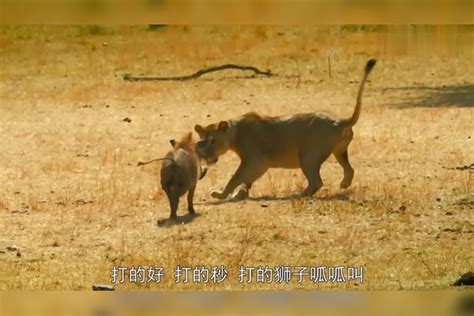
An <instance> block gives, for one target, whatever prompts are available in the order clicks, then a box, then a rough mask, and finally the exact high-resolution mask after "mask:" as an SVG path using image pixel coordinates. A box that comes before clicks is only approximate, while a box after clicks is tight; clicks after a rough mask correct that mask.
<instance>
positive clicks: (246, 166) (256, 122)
mask: <svg viewBox="0 0 474 316" xmlns="http://www.w3.org/2000/svg"><path fill="white" fill-rule="evenodd" d="M375 63H376V60H375V59H370V60H369V61H368V62H367V64H366V66H365V70H364V75H363V78H362V81H361V83H360V87H359V92H358V94H357V102H356V105H355V109H354V113H353V114H352V116H351V117H350V118H347V119H336V118H333V117H330V116H329V115H327V114H316V113H305V114H295V115H291V116H277V117H270V116H264V115H259V114H257V113H254V112H251V113H247V114H244V115H243V116H241V117H238V118H236V119H232V120H229V121H221V122H219V123H215V124H210V125H208V126H206V127H202V126H201V125H196V126H195V127H194V129H195V130H196V132H197V133H198V134H199V136H200V138H201V140H200V141H199V142H198V143H197V152H198V154H199V155H200V156H201V157H202V158H204V159H206V161H207V162H208V164H214V163H216V162H217V160H218V157H219V156H220V155H223V154H224V153H226V152H227V151H228V150H229V149H230V150H232V151H234V152H235V153H236V154H237V155H238V156H239V157H240V159H241V162H240V166H239V168H238V169H237V171H236V173H235V174H234V175H233V176H232V178H231V179H230V181H229V183H227V185H226V187H225V188H224V190H223V191H212V192H211V195H212V196H213V197H214V198H218V199H225V198H226V197H227V196H228V195H229V194H231V193H232V192H233V191H234V190H235V188H237V187H238V186H242V189H240V190H239V192H237V194H236V195H235V196H234V198H237V199H240V198H245V197H247V196H248V193H249V189H250V187H251V186H252V183H253V182H255V181H256V180H257V179H258V178H260V177H261V176H262V175H263V174H264V173H265V172H266V171H267V170H268V169H269V168H301V170H302V171H303V173H304V175H305V177H306V178H307V179H308V186H307V187H306V188H305V190H304V191H303V192H302V195H303V196H311V195H313V194H314V193H315V192H316V191H318V190H319V188H321V186H322V185H323V181H322V180H321V176H320V174H319V170H320V168H321V164H322V163H323V162H324V161H325V160H326V159H327V158H328V157H329V156H330V155H331V153H332V154H333V155H334V156H335V157H336V159H337V161H338V162H339V164H340V165H341V166H342V168H343V169H344V178H343V179H342V182H341V184H340V186H341V188H347V187H348V186H350V184H351V182H352V178H353V177H354V169H353V168H352V167H351V165H350V163H349V157H348V154H347V146H348V145H349V143H350V142H351V140H352V136H353V132H352V126H354V125H355V124H356V123H357V120H358V119H359V115H360V112H361V106H362V93H363V91H364V85H365V82H366V80H367V77H368V75H369V73H370V71H371V70H372V68H373V67H374V66H375Z"/></svg>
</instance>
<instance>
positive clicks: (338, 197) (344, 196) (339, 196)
mask: <svg viewBox="0 0 474 316" xmlns="http://www.w3.org/2000/svg"><path fill="white" fill-rule="evenodd" d="M300 199H309V200H314V201H318V200H319V201H349V200H350V192H349V191H347V192H342V193H336V194H332V195H329V196H312V197H302V196H301V194H298V193H293V194H290V195H287V196H272V195H263V196H256V197H248V198H246V199H243V200H242V199H233V198H230V199H226V200H216V201H209V202H204V203H197V204H196V203H195V205H220V204H225V203H238V202H243V201H256V202H269V201H291V200H300Z"/></svg>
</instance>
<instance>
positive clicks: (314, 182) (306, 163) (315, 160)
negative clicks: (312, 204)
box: [300, 155, 329, 196]
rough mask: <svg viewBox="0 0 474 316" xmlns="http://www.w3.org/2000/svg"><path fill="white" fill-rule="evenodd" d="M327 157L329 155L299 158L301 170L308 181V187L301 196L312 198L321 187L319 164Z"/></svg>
mask: <svg viewBox="0 0 474 316" xmlns="http://www.w3.org/2000/svg"><path fill="white" fill-rule="evenodd" d="M328 156H329V155H324V156H323V155H319V156H317V157H314V156H312V155H306V156H304V155H302V156H301V157H300V166H301V170H302V171H303V174H304V176H305V177H306V179H307V180H308V186H307V187H306V189H304V191H303V192H302V193H301V195H302V196H312V195H313V194H315V193H316V192H317V191H318V190H319V189H320V188H321V187H322V186H323V180H322V179H321V175H320V169H321V164H322V163H323V162H324V161H325V160H326V159H327V157H328Z"/></svg>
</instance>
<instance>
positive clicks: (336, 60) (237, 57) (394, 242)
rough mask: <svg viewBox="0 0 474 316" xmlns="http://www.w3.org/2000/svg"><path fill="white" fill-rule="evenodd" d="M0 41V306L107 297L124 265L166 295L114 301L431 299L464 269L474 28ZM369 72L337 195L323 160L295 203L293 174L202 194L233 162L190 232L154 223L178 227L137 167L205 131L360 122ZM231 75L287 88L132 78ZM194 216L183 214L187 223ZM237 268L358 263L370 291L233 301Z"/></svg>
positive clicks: (226, 79) (97, 30) (169, 31)
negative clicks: (81, 295) (146, 274)
mask: <svg viewBox="0 0 474 316" xmlns="http://www.w3.org/2000/svg"><path fill="white" fill-rule="evenodd" d="M0 34H1V38H0V56H1V59H0V73H1V80H0V93H1V94H0V98H1V99H0V102H1V103H0V117H1V121H0V135H1V137H0V148H1V151H0V165H1V169H0V170H1V172H0V181H1V184H2V186H1V190H0V289H90V287H91V285H92V284H95V283H110V274H111V268H112V267H113V266H114V265H115V266H123V267H131V266H143V267H147V266H150V265H152V266H162V267H164V268H165V274H166V275H165V278H164V280H163V282H162V283H160V284H153V283H147V284H130V283H124V284H122V285H118V286H117V287H118V288H119V289H141V288H149V289H175V288H178V289H315V288H335V289H340V288H351V289H440V288H446V287H448V286H449V285H450V284H451V283H452V282H453V281H454V280H455V279H457V278H458V277H459V275H460V274H462V273H465V272H467V271H472V270H473V265H474V259H473V256H472V237H473V232H474V223H473V213H472V208H473V206H474V197H473V180H474V178H473V170H472V167H471V168H470V169H469V168H468V166H469V165H471V164H472V163H474V161H473V157H474V146H473V137H474V135H473V129H472V126H473V125H472V122H474V120H473V118H474V117H473V116H474V112H473V106H474V73H473V72H472V69H474V58H473V57H474V54H473V48H474V47H473V46H474V41H473V32H472V31H469V30H461V31H456V30H454V29H449V28H447V30H444V31H443V32H440V31H439V30H431V31H430V30H428V31H426V32H413V33H412V32H409V31H406V30H403V29H402V30H397V29H395V30H392V31H390V32H385V31H377V32H369V31H359V32H352V31H351V30H344V29H341V28H338V27H250V26H249V27H169V28H159V29H157V30H154V31H149V30H147V28H146V26H134V27H87V26H84V27H39V26H36V27H34V26H31V27H6V26H5V27H2V28H1V29H0ZM328 56H330V60H331V78H329V73H328ZM370 57H375V58H377V59H378V60H379V63H378V64H377V66H376V68H375V69H374V71H373V73H372V74H371V77H370V82H369V83H368V85H367V87H366V92H365V95H364V104H363V109H362V115H361V118H360V120H359V122H358V124H357V125H356V126H355V128H354V133H355V136H354V140H353V142H352V144H351V145H350V147H349V155H350V159H351V162H352V165H353V167H354V169H355V171H356V173H355V178H354V181H353V184H352V186H351V187H350V189H348V190H341V189H339V187H338V185H339V182H340V180H341V178H342V174H343V173H342V169H341V168H340V166H339V165H338V164H337V162H336V161H335V159H334V158H333V157H331V158H329V159H328V161H327V162H326V163H325V164H324V165H323V168H322V178H323V181H324V183H325V186H324V187H323V188H322V189H321V190H320V191H319V192H318V193H317V194H316V195H315V196H314V197H313V198H312V199H290V198H288V196H289V195H290V194H292V193H297V192H299V191H300V190H301V189H302V188H303V187H304V186H305V184H306V183H305V180H304V178H303V176H302V174H301V171H300V170H271V171H270V172H268V173H267V174H266V175H265V176H264V177H263V178H261V179H260V180H259V181H257V182H256V184H255V185H254V187H253V188H252V191H251V198H250V199H249V200H246V201H243V202H238V203H231V202H227V203H216V201H214V200H213V199H212V198H211V197H210V195H209V193H208V191H209V190H210V189H211V188H220V187H222V186H224V185H225V184H226V182H227V181H228V180H229V178H230V176H231V175H232V173H233V172H234V171H235V169H236V167H237V165H238V162H239V161H238V158H237V157H236V155H234V154H231V153H228V154H226V155H225V156H223V157H222V158H221V159H220V161H219V163H218V164H217V166H215V167H214V168H212V169H210V171H209V173H208V175H207V177H206V178H204V179H203V180H202V181H201V182H200V183H199V186H198V189H197V192H196V195H195V202H196V210H197V212H198V213H199V216H198V217H196V218H194V219H193V220H192V221H189V222H187V223H185V224H183V225H175V226H171V227H158V226H157V225H156V222H157V220H158V219H163V218H166V217H167V216H169V209H168V204H167V200H166V197H165V195H164V194H163V192H162V191H161V189H160V188H159V185H158V183H159V178H158V170H159V164H156V165H154V166H152V165H150V166H146V167H144V168H138V167H137V166H136V163H137V161H139V160H144V159H152V158H157V157H160V156H161V155H163V154H164V153H165V152H166V151H167V150H169V148H170V145H169V143H168V140H169V139H171V138H176V137H179V136H180V135H182V134H183V133H184V132H186V131H189V130H191V129H192V128H193V126H194V124H196V123H200V124H208V123H213V122H216V121H219V120H223V119H229V118H232V117H235V116H238V115H241V114H243V113H245V112H247V111H257V112H260V113H265V114H268V115H284V114H291V113H298V112H312V111H322V110H324V111H329V112H332V113H334V114H336V115H339V116H342V117H346V116H349V115H350V114H351V113H352V110H353V106H354V104H355V96H356V93H357V87H358V82H359V80H360V78H361V71H362V68H363V66H364V64H365V62H366V60H367V59H368V58H370ZM225 63H236V64H246V65H252V66H256V67H258V68H260V69H263V70H265V69H271V70H272V72H274V73H277V74H278V76H275V77H271V78H264V77H254V78H248V77H247V75H250V74H247V73H243V72H239V71H226V72H218V73H215V74H210V75H206V76H203V77H202V78H200V79H197V80H193V81H187V82H127V81H124V80H122V75H123V74H125V73H132V74H145V75H161V76H174V75H185V74H190V73H192V72H194V71H196V70H199V69H201V68H204V67H207V66H213V65H219V64H225ZM469 69H471V70H469ZM125 118H129V119H130V120H131V121H130V122H126V121H124V119H125ZM186 213H187V211H186V208H185V199H184V198H183V199H182V201H181V205H180V209H179V211H178V215H185V214H186ZM469 245H471V246H469ZM469 249H471V251H469ZM178 264H179V265H181V266H189V267H194V266H201V265H202V266H206V267H210V266H220V265H224V266H226V268H227V270H228V272H229V277H228V279H227V280H226V281H225V282H222V283H220V284H217V285H213V284H175V283H174V279H173V276H172V272H173V269H174V267H175V266H176V265H178ZM241 265H245V266H254V267H256V266H269V267H275V266H279V265H288V266H321V265H324V266H346V267H348V266H363V267H364V280H363V283H359V282H346V283H332V282H328V283H313V282H311V281H305V282H303V283H298V282H296V281H295V280H292V281H291V282H290V283H289V284H284V283H283V284H276V283H271V284H255V283H254V284H240V283H239V282H238V280H237V272H238V268H239V266H241Z"/></svg>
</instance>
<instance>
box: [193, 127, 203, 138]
mask: <svg viewBox="0 0 474 316" xmlns="http://www.w3.org/2000/svg"><path fill="white" fill-rule="evenodd" d="M194 130H195V131H196V133H198V134H199V136H201V137H202V134H203V133H204V128H203V127H202V126H201V125H199V124H196V125H194Z"/></svg>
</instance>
